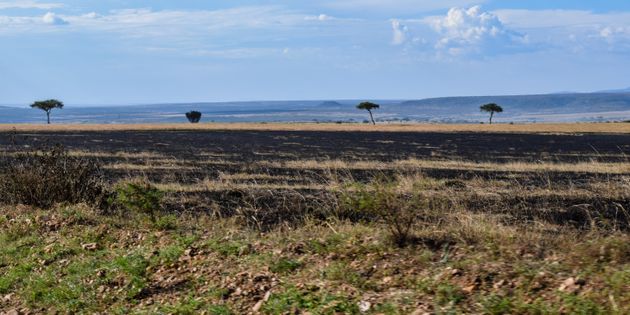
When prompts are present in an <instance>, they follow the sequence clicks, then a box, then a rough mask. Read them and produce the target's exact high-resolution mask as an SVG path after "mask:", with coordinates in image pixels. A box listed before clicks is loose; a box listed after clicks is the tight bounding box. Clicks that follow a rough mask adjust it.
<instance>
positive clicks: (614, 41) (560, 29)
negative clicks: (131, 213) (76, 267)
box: [0, 0, 630, 105]
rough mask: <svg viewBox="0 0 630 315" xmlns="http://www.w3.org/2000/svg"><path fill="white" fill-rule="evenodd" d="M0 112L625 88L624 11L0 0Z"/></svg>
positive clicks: (536, 1)
mask: <svg viewBox="0 0 630 315" xmlns="http://www.w3.org/2000/svg"><path fill="white" fill-rule="evenodd" d="M0 47H1V48H2V52H1V53H2V58H0V104H16V105H19V104H28V103H30V102H32V101H33V100H37V99H44V98H53V97H54V98H59V99H61V100H64V101H65V102H66V103H67V104H70V105H88V104H138V103H154V102H200V101H236V100H299V99H412V98H424V97H438V96H454V95H489V94H521V93H523V94H529V93H546V92H557V91H593V90H603V89H614V88H622V87H628V86H630V77H629V76H628V74H627V73H628V69H630V1H625V0H599V1H595V0H585V1H568V0H556V1H548V0H547V1H542V0H528V1H516V0H485V1H484V0H476V1H474V0H473V1H470V0H439V1H438V0H435V1H426V0H321V1H317V0H285V1H271V0H267V1H248V0H232V1H205V0H203V1H202V0H178V1H165V0H157V1H156V0H152V1H141V0H42V1H35V0H13V1H8V0H0Z"/></svg>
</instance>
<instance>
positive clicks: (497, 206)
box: [0, 123, 630, 315]
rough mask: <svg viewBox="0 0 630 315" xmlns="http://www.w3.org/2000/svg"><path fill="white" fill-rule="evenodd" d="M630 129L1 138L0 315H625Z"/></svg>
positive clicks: (203, 129) (131, 132) (272, 127)
mask: <svg viewBox="0 0 630 315" xmlns="http://www.w3.org/2000/svg"><path fill="white" fill-rule="evenodd" d="M628 154H630V124H623V123H619V124H612V123H611V124H558V125H501V124H498V125H492V126H489V125H408V126H404V125H389V126H388V125H383V126H378V125H377V126H359V125H346V124H344V125H336V124H330V125H327V124H309V125H297V124H234V125H230V124H199V125H196V126H192V125H152V126H150V125H141V126H140V125H137V126H107V125H101V126H28V125H22V126H15V127H14V126H0V313H7V314H38V313H58V314H65V313H85V314H105V313H108V314H110V313H111V314H129V313H132V314H248V313H249V314H258V313H261V314H416V315H419V314H460V313H468V314H574V313H577V314H598V313H600V314H629V313H630V157H628Z"/></svg>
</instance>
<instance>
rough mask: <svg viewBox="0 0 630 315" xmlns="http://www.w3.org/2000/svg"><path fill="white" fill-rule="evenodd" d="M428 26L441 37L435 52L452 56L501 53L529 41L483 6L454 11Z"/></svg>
mask: <svg viewBox="0 0 630 315" xmlns="http://www.w3.org/2000/svg"><path fill="white" fill-rule="evenodd" d="M428 22H429V24H430V25H431V27H432V28H433V30H434V31H435V32H437V33H438V35H439V39H438V41H437V43H436V44H435V48H436V49H438V50H440V51H446V52H448V53H449V54H451V55H459V54H464V53H470V52H484V53H491V52H493V51H494V52H495V53H500V52H501V51H503V50H505V49H507V48H513V47H514V46H517V45H521V44H523V43H524V42H526V41H527V37H526V36H524V35H522V34H520V33H518V32H515V31H512V30H510V29H508V28H507V27H506V26H505V25H504V24H503V22H502V21H501V20H500V19H499V17H498V16H497V15H495V14H493V13H491V12H487V11H482V10H481V7H479V6H474V7H471V8H469V9H463V8H452V9H450V10H449V11H448V13H447V15H446V16H443V17H433V18H429V19H428Z"/></svg>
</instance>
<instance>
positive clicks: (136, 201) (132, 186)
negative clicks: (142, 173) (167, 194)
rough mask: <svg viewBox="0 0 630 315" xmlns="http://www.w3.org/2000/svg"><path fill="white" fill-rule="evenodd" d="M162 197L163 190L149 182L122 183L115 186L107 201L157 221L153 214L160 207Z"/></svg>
mask: <svg viewBox="0 0 630 315" xmlns="http://www.w3.org/2000/svg"><path fill="white" fill-rule="evenodd" d="M163 197H164V192H162V191H160V190H159V189H157V188H156V187H155V186H153V185H151V184H149V183H146V182H137V183H133V182H132V183H122V184H119V185H118V186H117V187H116V189H115V191H114V195H113V196H112V197H110V199H109V203H110V205H112V206H114V207H116V208H119V209H124V210H126V211H130V212H132V213H143V214H146V215H148V216H149V217H150V218H151V221H152V222H153V223H157V220H156V215H155V214H156V212H157V211H158V210H160V208H161V207H162V198H163Z"/></svg>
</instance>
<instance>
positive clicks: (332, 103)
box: [319, 101, 343, 107]
mask: <svg viewBox="0 0 630 315" xmlns="http://www.w3.org/2000/svg"><path fill="white" fill-rule="evenodd" d="M342 106H343V104H341V103H339V102H337V101H325V102H322V103H321V104H319V107H342Z"/></svg>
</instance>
